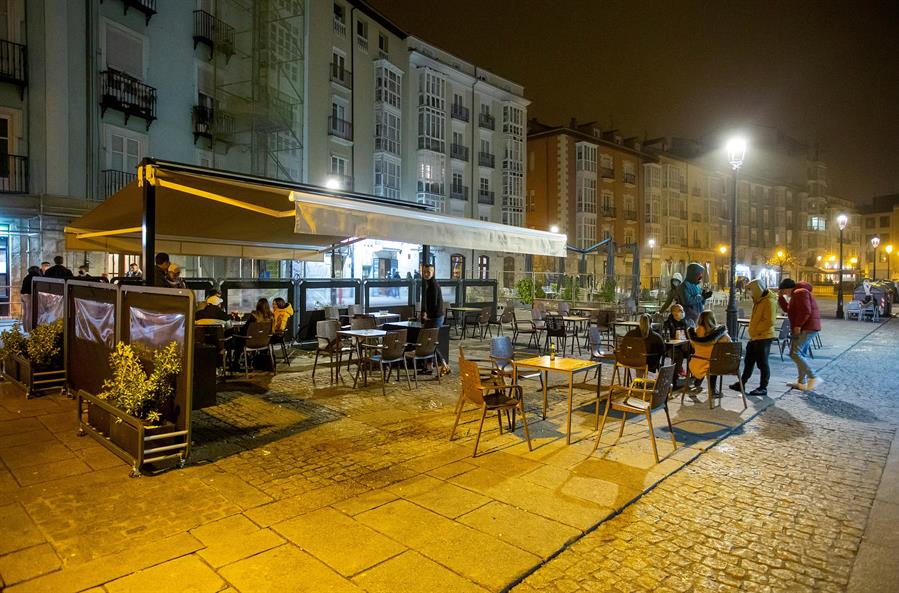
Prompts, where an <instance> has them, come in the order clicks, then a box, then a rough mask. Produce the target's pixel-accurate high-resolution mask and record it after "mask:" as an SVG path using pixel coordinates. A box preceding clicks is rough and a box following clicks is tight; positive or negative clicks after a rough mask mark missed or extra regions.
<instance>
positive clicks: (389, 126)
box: [375, 108, 400, 156]
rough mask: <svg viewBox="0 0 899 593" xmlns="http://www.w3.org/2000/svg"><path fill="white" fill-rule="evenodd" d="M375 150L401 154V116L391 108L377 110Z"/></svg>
mask: <svg viewBox="0 0 899 593" xmlns="http://www.w3.org/2000/svg"><path fill="white" fill-rule="evenodd" d="M375 150H376V151H385V152H389V153H392V154H395V155H397V156H399V155H400V116H399V114H397V113H395V112H394V111H392V110H390V109H382V108H377V109H376V110H375Z"/></svg>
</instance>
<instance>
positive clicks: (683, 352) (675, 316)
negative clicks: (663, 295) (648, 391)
mask: <svg viewBox="0 0 899 593" xmlns="http://www.w3.org/2000/svg"><path fill="white" fill-rule="evenodd" d="M691 327H693V322H692V321H691V320H689V319H687V315H686V313H685V312H684V308H683V306H681V305H680V304H674V305H672V306H671V313H670V314H669V315H668V318H667V319H665V323H664V325H663V329H664V335H665V338H666V339H668V340H678V339H683V340H686V339H687V330H688V329H690V328H691ZM689 353H690V344H689V343H688V342H684V343H683V344H678V345H677V346H673V347H672V348H671V361H672V362H673V363H674V368H675V369H676V370H677V376H679V377H684V376H686V374H687V373H686V371H684V358H686V357H687V355H688V354H689ZM675 383H677V380H676V378H675Z"/></svg>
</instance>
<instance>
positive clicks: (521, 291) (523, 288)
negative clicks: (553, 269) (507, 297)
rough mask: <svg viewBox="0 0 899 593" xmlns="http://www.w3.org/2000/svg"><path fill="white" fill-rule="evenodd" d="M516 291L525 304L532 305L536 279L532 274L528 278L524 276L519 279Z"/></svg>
mask: <svg viewBox="0 0 899 593" xmlns="http://www.w3.org/2000/svg"><path fill="white" fill-rule="evenodd" d="M515 292H516V293H517V294H518V298H519V299H521V302H522V303H524V304H525V305H530V304H531V303H533V302H534V280H533V278H531V277H530V276H528V277H527V278H522V279H521V280H519V281H518V284H516V285H515Z"/></svg>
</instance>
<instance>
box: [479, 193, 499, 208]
mask: <svg viewBox="0 0 899 593" xmlns="http://www.w3.org/2000/svg"><path fill="white" fill-rule="evenodd" d="M495 201H496V197H495V193H494V192H492V191H486V190H483V189H481V190H478V204H490V205H491V206H492V205H493V203H494V202H495Z"/></svg>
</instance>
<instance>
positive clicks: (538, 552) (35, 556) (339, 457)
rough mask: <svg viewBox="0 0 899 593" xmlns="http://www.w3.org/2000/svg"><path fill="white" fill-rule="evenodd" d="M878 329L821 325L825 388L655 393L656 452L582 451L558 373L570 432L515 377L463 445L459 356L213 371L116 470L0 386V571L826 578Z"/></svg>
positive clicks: (583, 435) (201, 579)
mask: <svg viewBox="0 0 899 593" xmlns="http://www.w3.org/2000/svg"><path fill="white" fill-rule="evenodd" d="M897 325H899V324H895V323H893V324H888V325H887V326H886V327H885V328H884V329H882V330H880V331H878V332H876V333H874V334H872V336H870V337H868V338H866V339H865V341H864V342H863V343H862V344H859V345H855V346H854V347H853V349H852V351H851V352H849V353H847V354H845V355H844V356H843V357H842V358H837V357H838V356H839V355H840V354H841V353H842V352H843V351H844V350H845V349H846V348H847V347H849V346H851V345H853V344H855V342H856V341H857V340H858V339H859V338H861V337H863V336H866V335H867V334H868V333H870V332H871V331H872V330H873V329H874V328H875V326H874V325H873V324H870V323H842V324H839V325H838V326H837V325H834V326H832V327H831V328H830V330H829V332H826V333H825V348H824V349H823V350H821V351H818V353H817V356H818V358H817V359H816V364H818V365H824V364H829V366H828V367H827V369H828V370H827V371H826V376H827V377H828V380H829V383H828V385H827V387H826V388H825V389H823V390H822V395H818V396H800V395H797V394H787V395H786V396H783V392H784V391H785V390H786V387H783V384H784V382H785V381H787V380H791V379H793V378H795V371H794V368H793V365H792V363H790V361H789V359H787V360H786V361H785V362H780V360H779V357H777V356H773V357H772V361H773V363H774V369H773V370H774V378H773V380H772V388H773V389H772V390H771V394H772V397H768V398H750V404H749V409H747V410H743V408H742V405H741V404H740V399H739V397H737V396H734V395H733V394H732V393H728V394H726V396H725V397H724V398H723V399H722V400H721V402H720V405H717V406H716V407H715V408H714V409H713V410H709V408H708V406H707V405H706V401H707V400H706V396H705V394H704V393H701V394H691V395H690V396H689V397H687V398H686V400H685V402H684V404H683V405H681V404H680V403H679V401H678V402H674V403H672V421H673V423H674V435H675V437H676V438H677V441H678V449H677V450H675V451H673V450H672V449H671V441H670V435H669V433H668V431H667V427H661V425H662V424H664V422H663V421H661V417H660V416H659V417H657V418H656V433H657V438H658V441H659V449H660V455H661V457H662V460H661V462H660V463H658V464H656V463H654V461H653V458H652V455H651V452H650V449H649V444H648V442H647V434H646V427H645V425H644V424H643V423H642V422H638V421H631V422H628V423H627V425H626V428H625V431H624V435H623V437H622V438H621V439H617V435H618V422H617V421H613V422H611V423H610V424H609V426H607V428H606V430H605V434H604V435H603V438H602V442H601V446H600V447H599V448H598V449H597V450H596V451H595V452H593V444H594V442H595V438H596V432H595V429H594V422H595V418H594V416H593V411H594V406H593V405H592V402H591V400H590V397H591V394H593V393H595V384H590V383H587V384H584V385H578V386H576V389H575V398H576V403H575V413H574V417H573V422H572V424H573V439H572V444H571V445H570V446H568V445H566V444H565V434H564V432H563V431H564V426H565V415H566V409H567V407H566V399H565V396H566V393H567V385H564V384H563V383H562V380H561V378H560V377H553V376H551V377H550V379H551V389H550V394H549V400H550V407H549V413H548V417H547V419H546V420H541V419H540V415H539V413H538V411H539V409H540V399H541V398H540V397H539V394H538V389H537V385H536V383H535V382H530V383H529V384H528V385H527V387H526V388H525V398H526V405H527V409H528V419H529V423H530V428H531V436H532V441H533V446H534V450H533V451H529V450H528V448H527V446H526V445H525V443H524V439H523V434H522V430H521V429H520V427H519V429H518V430H517V431H516V432H514V433H509V432H508V431H504V433H503V434H502V435H500V434H499V431H498V427H497V423H496V421H495V420H492V419H488V420H489V421H488V422H487V423H486V424H485V432H484V436H483V438H482V439H481V447H480V451H481V454H480V455H479V456H478V457H476V458H472V457H471V452H472V447H473V444H474V443H473V442H474V434H475V432H476V427H477V421H476V414H475V413H474V412H473V411H469V412H468V413H466V414H465V415H464V416H463V422H462V424H461V425H460V428H459V431H458V434H457V439H456V440H455V441H452V442H450V441H449V440H448V438H447V437H448V436H449V431H450V427H451V425H452V421H453V412H454V408H455V404H456V400H457V397H458V391H459V380H458V376H457V374H453V375H450V376H449V377H445V378H444V380H443V382H442V383H441V384H439V385H438V384H437V382H436V381H435V380H434V378H433V377H422V378H421V381H420V387H419V388H418V389H413V390H409V389H407V388H406V385H405V382H401V383H393V382H392V383H391V384H390V385H389V386H388V388H387V393H386V395H382V393H381V386H380V383H379V382H378V381H372V383H371V384H370V385H369V386H368V387H367V388H361V387H360V388H359V389H353V388H352V378H351V376H350V375H349V374H348V373H346V371H345V370H344V371H343V373H342V374H343V378H344V382H342V383H337V384H334V385H331V384H329V381H328V369H327V368H320V369H319V371H318V373H317V376H316V377H315V379H314V380H313V378H312V377H311V366H312V359H311V357H310V356H308V355H305V354H299V355H298V356H297V358H296V359H295V360H294V361H293V363H292V364H291V366H290V367H289V368H287V367H285V366H282V367H281V368H279V373H278V375H276V376H274V377H273V376H271V375H269V374H265V373H258V374H253V375H252V376H251V378H250V379H249V380H246V379H244V378H242V377H235V378H232V379H230V380H229V381H227V382H226V383H225V384H223V385H221V386H220V391H219V394H218V398H219V403H218V405H216V406H214V407H211V408H207V409H205V410H203V411H200V412H198V413H196V415H195V421H194V424H193V427H194V433H193V436H194V439H193V440H194V443H193V444H194V449H193V451H192V455H191V460H190V463H189V464H188V466H187V467H185V468H184V469H182V470H170V471H161V472H159V473H157V474H150V475H146V476H144V477H143V478H140V479H130V478H128V468H127V466H126V465H125V464H124V463H123V462H122V461H121V460H119V459H118V458H117V457H115V456H114V455H112V454H111V453H109V452H108V451H106V450H105V449H104V448H103V447H102V446H101V445H99V444H98V443H96V442H95V441H93V440H92V439H91V438H79V437H77V436H76V435H75V433H76V430H75V429H76V419H75V415H74V404H73V403H72V401H70V400H67V399H65V398H62V397H59V396H56V395H47V396H43V397H40V398H36V399H32V400H25V399H24V397H23V396H22V394H21V393H20V392H18V391H17V390H15V389H14V388H12V386H10V385H9V384H4V383H0V589H2V588H3V587H6V589H5V590H6V591H8V592H10V593H20V592H26V591H53V592H60V593H64V592H66V591H72V592H76V591H86V590H90V591H108V592H120V591H121V592H126V591H145V590H153V591H157V590H158V591H164V590H180V589H182V588H188V587H189V589H190V590H192V591H200V592H205V591H210V592H217V591H229V592H230V591H240V592H243V593H249V592H253V591H370V592H380V591H384V592H388V591H389V592H402V591H409V592H418V591H501V590H505V589H507V588H508V587H509V586H511V585H512V584H514V583H519V582H520V584H519V585H518V587H519V588H520V589H521V590H533V589H540V590H542V589H547V590H559V591H567V590H572V591H573V590H577V588H578V587H580V588H581V589H582V590H603V588H604V587H605V588H607V589H608V590H611V591H614V590H632V589H633V590H640V589H639V588H640V587H643V589H646V590H653V588H654V587H656V588H657V590H664V588H665V587H668V588H669V589H671V590H675V591H685V590H690V589H691V588H692V589H693V590H695V591H705V590H712V589H710V588H709V587H710V585H709V582H708V579H707V577H709V576H710V575H711V576H714V577H716V579H717V577H719V576H720V579H717V580H716V581H715V582H716V583H717V586H730V585H728V584H727V581H726V579H734V580H733V581H732V582H739V583H741V584H742V585H744V586H750V585H752V584H753V583H756V582H758V586H759V587H761V589H758V590H765V589H764V587H766V586H771V587H772V588H773V589H772V590H774V589H776V588H777V587H776V586H781V585H778V583H790V584H791V585H792V584H795V585H796V586H797V587H801V586H805V585H808V586H812V585H815V586H817V583H823V585H822V587H826V586H830V585H831V584H832V585H834V586H842V585H841V584H842V583H845V576H844V575H845V573H846V570H848V569H846V567H847V566H848V565H849V564H850V563H851V560H852V554H853V550H854V549H855V548H854V547H853V546H856V545H857V540H858V538H859V537H860V530H861V529H862V528H863V527H864V522H865V517H866V516H867V509H868V508H869V506H870V499H871V496H872V495H873V494H872V493H873V491H874V489H875V488H876V486H877V483H878V479H879V468H880V467H881V466H882V464H883V462H884V459H885V455H886V453H885V451H886V450H887V449H888V447H889V441H890V439H891V435H892V431H893V429H894V428H895V427H894V426H892V425H891V424H889V422H888V421H889V419H890V418H892V415H893V412H894V410H893V408H892V407H891V406H892V404H891V403H890V402H889V401H886V398H884V396H883V395H882V394H881V393H880V392H879V391H878V389H867V390H865V389H861V388H860V385H865V382H864V381H866V380H867V376H866V373H867V372H870V371H873V370H876V369H878V368H885V367H882V366H881V365H883V364H884V361H886V363H887V364H895V360H894V358H891V357H894V356H895V355H894V354H893V353H891V352H889V348H888V346H887V342H888V340H890V339H892V340H895V333H896V327H897ZM456 344H458V342H453V349H455V346H456ZM464 344H465V347H466V351H467V352H469V355H474V356H476V355H479V354H480V355H483V354H484V351H485V348H486V347H487V343H486V342H483V343H482V342H479V341H478V340H470V339H468V340H465V342H464ZM454 357H455V353H454ZM838 370H839V372H837V371H838ZM281 371H285V372H281ZM610 374H611V373H609V372H608V368H607V369H606V371H605V372H604V381H605V382H606V383H607V382H608V379H609V375H610ZM885 375H886V374H885V373H880V376H878V377H876V379H875V380H876V381H879V382H880V383H869V384H870V385H874V386H878V385H879V386H880V387H884V386H886V385H887V384H888V382H889V379H888V377H886V376H885ZM756 380H757V379H754V380H753V384H754V381H756ZM859 391H861V392H862V393H858V394H856V392H859ZM771 406H774V407H771ZM765 410H767V411H765ZM759 412H762V413H761V415H759V416H757V417H756V418H755V419H753V420H752V421H751V422H750V423H749V424H748V425H745V426H743V423H744V422H746V421H747V420H749V419H750V418H753V416H754V415H756V414H758V413H759ZM727 435H731V436H728V438H726V439H725V440H723V441H721V442H720V443H719V440H720V439H721V438H722V437H725V436H727ZM716 443H717V445H716ZM697 458H698V459H697ZM694 460H695V461H694ZM691 462H692V463H691ZM685 464H689V465H686V466H685ZM656 484H658V486H657V487H655V489H653V490H651V491H650V492H649V494H646V495H644V496H643V497H642V498H639V500H638V502H636V503H634V504H631V505H630V506H626V505H628V503H630V502H631V501H632V500H634V499H636V498H638V497H640V496H641V494H642V493H644V492H645V491H646V490H647V489H650V488H652V487H653V486H654V485H656ZM622 508H624V510H623V512H622V513H621V514H620V515H617V516H616V515H615V513H616V512H618V511H620V510H621V509H622ZM609 517H611V519H609ZM604 521H605V522H604ZM597 525H599V527H598V528H596V529H595V530H593V529H594V528H595V527H596V526H597ZM585 533H586V534H587V535H586V536H585V535H584V534H585ZM686 544H689V547H687V545H686ZM560 550H564V551H562V552H561V553H560V554H559V555H558V556H555V555H556V554H557V553H559V551H560ZM771 550H774V551H773V552H771ZM741 554H742V555H741ZM778 554H779V555H778ZM772 558H775V559H773V560H772ZM732 559H736V561H735V563H731V562H730V560H732ZM765 560H768V561H769V562H770V563H769V564H766V563H765ZM547 561H548V562H547ZM751 563H755V564H751ZM732 564H733V566H732ZM797 566H799V567H801V568H802V570H801V571H800V570H799V568H797ZM535 570H536V572H534V571H535ZM694 571H695V572H694ZM741 571H742V572H741ZM775 571H778V572H775ZM780 571H787V572H789V573H790V575H791V577H790V579H789V580H788V579H787V576H786V573H781V572H780ZM816 571H818V572H816ZM670 574H677V575H678V579H679V580H678V581H676V582H673V581H672V582H669V576H670ZM759 575H760V576H759ZM756 576H758V578H759V580H758V581H757V580H755V578H756ZM612 577H614V578H616V579H619V577H620V580H612V581H607V580H606V579H609V578H612ZM781 578H782V579H783V580H782V581H781V580H780V579H781ZM522 579H524V580H523V581H522ZM638 579H639V582H638ZM703 579H706V580H703ZM764 579H768V580H767V581H765V580H764ZM625 583H627V586H625V585H624V584H625ZM733 586H736V585H733ZM784 586H785V585H784ZM610 587H611V588H610ZM614 587H618V588H617V589H616V588H614ZM703 587H704V588H703ZM747 590H754V589H751V588H748V589H747ZM796 590H801V589H796ZM820 590H828V589H820Z"/></svg>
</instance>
